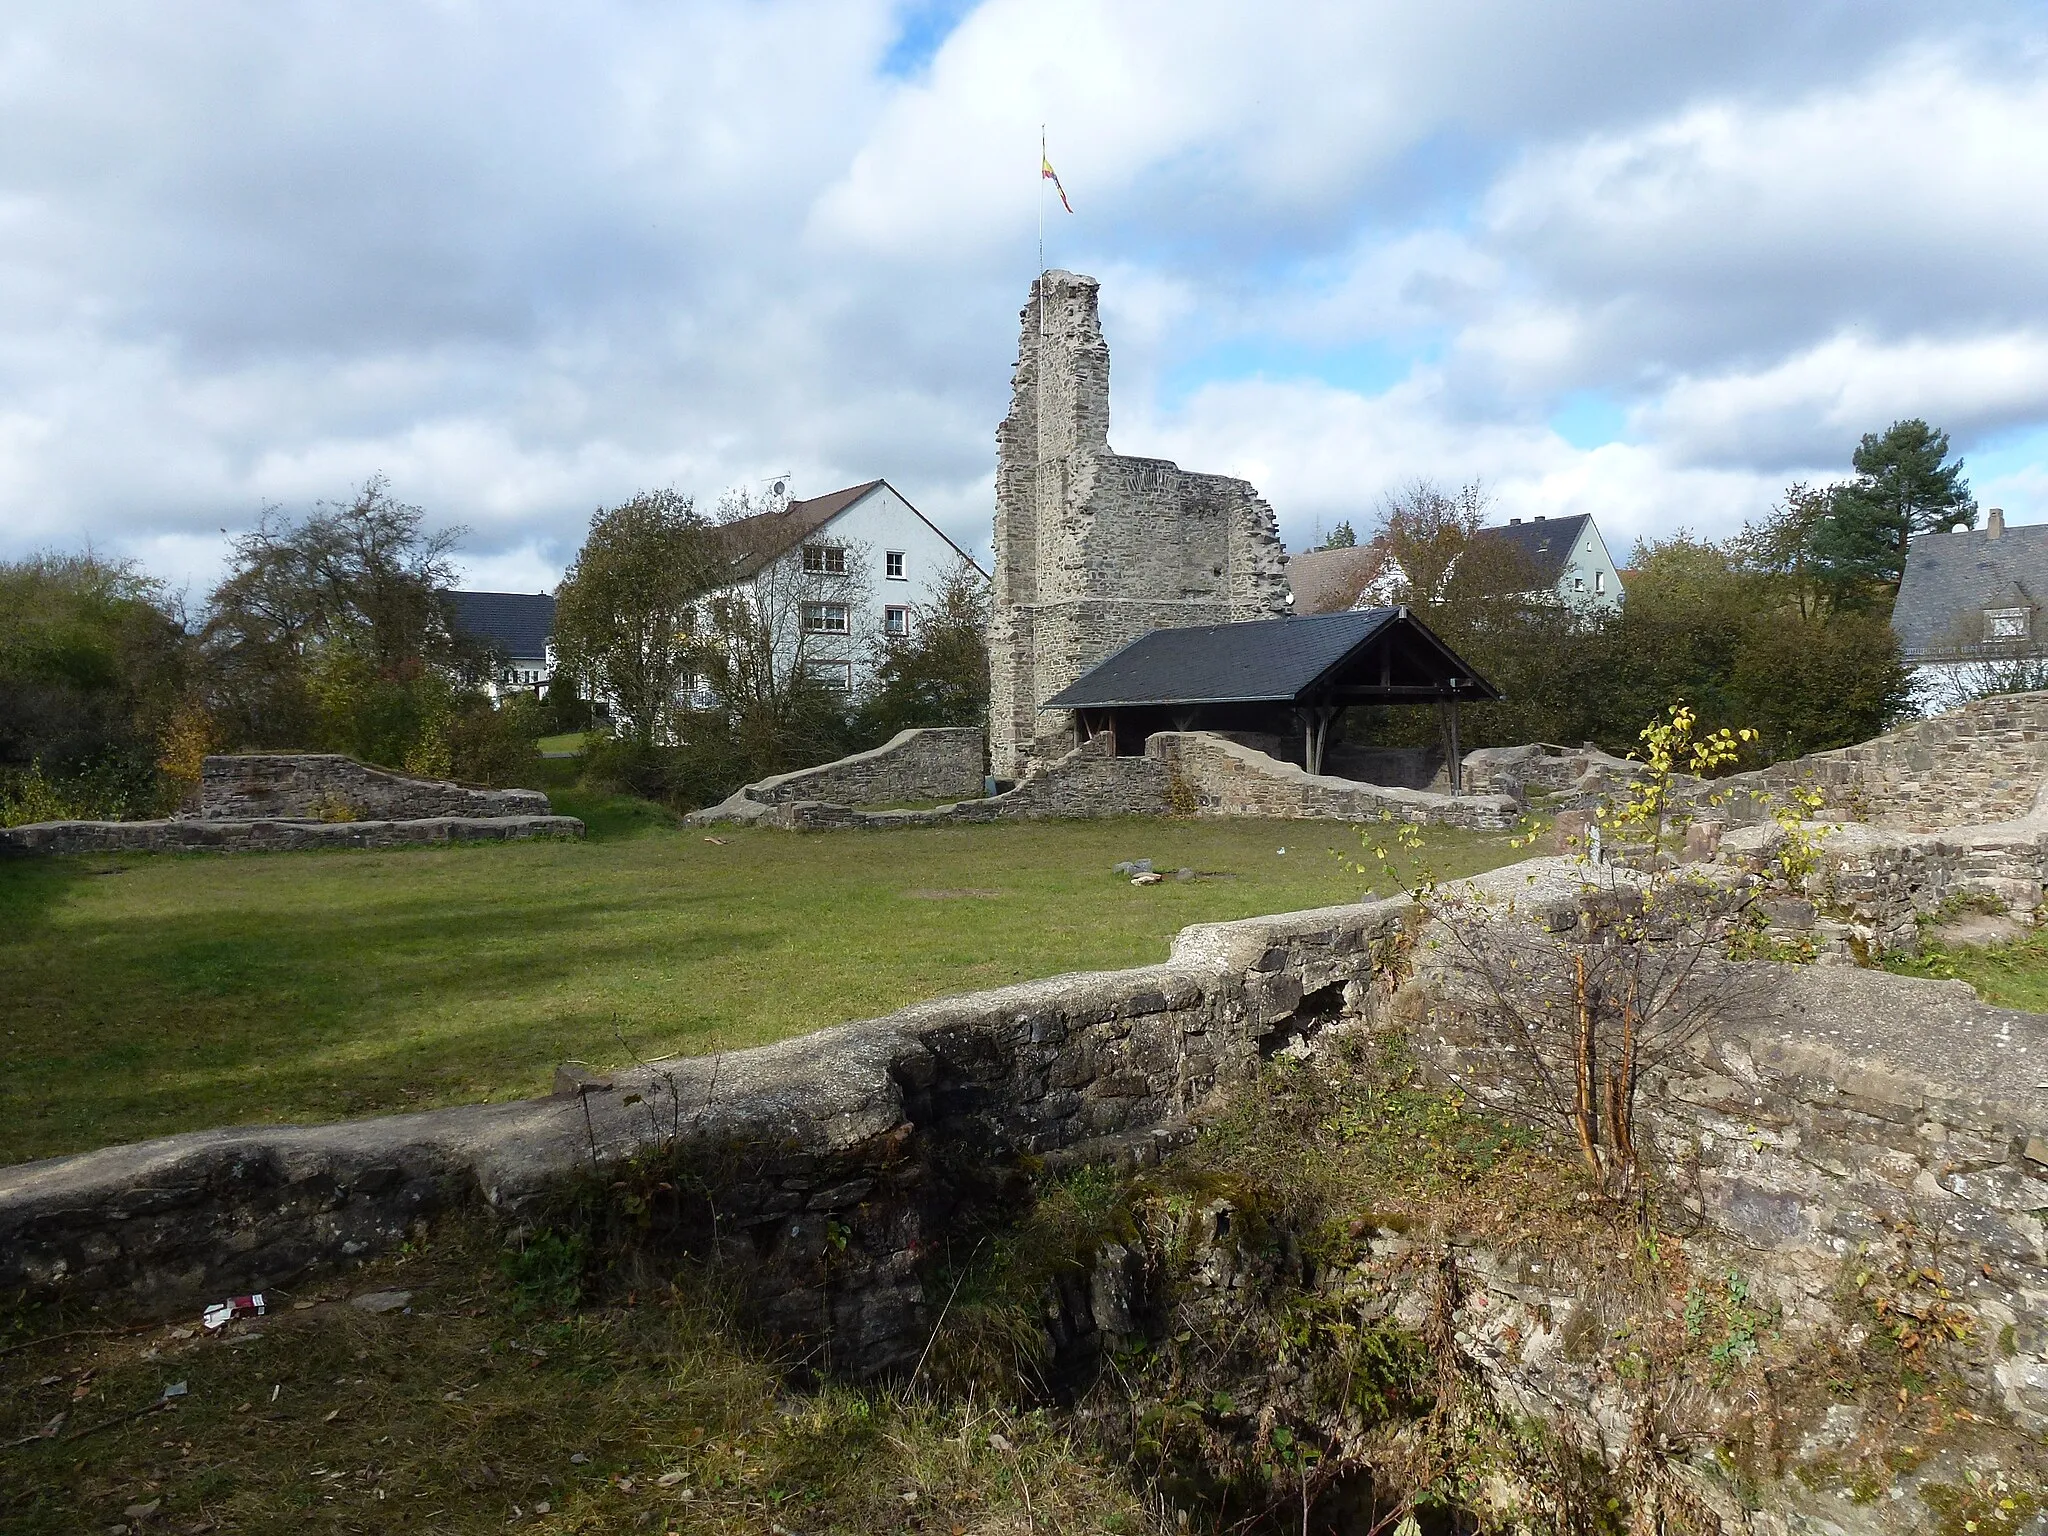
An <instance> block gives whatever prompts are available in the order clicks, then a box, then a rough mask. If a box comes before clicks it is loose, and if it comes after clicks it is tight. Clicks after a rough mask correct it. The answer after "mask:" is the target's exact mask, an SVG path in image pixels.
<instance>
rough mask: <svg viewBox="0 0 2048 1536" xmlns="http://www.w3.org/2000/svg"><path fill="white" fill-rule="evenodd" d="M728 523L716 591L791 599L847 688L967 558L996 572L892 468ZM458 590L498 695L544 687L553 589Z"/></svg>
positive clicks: (551, 660) (462, 625)
mask: <svg viewBox="0 0 2048 1536" xmlns="http://www.w3.org/2000/svg"><path fill="white" fill-rule="evenodd" d="M724 532H725V534H726V536H727V537H728V538H729V539H730V540H731V541H732V544H733V547H734V548H735V549H736V550H737V551H739V553H738V554H737V555H736V557H735V559H734V563H733V567H732V570H731V572H730V574H729V577H728V580H727V583H726V585H725V586H724V587H723V588H722V589H721V591H720V592H719V593H712V594H707V601H708V600H709V598H711V597H716V596H719V595H721V594H730V593H736V592H742V591H744V592H747V593H748V595H749V597H750V599H751V600H752V601H753V602H754V603H755V605H756V607H757V608H759V607H761V606H764V605H768V604H773V603H776V602H778V601H782V602H788V603H791V604H793V605H794V611H793V612H791V613H789V614H788V615H786V616H778V618H779V619H780V618H782V617H786V619H787V620H788V624H789V626H790V627H795V626H801V628H802V629H803V631H804V634H803V637H802V653H803V656H804V662H803V665H804V667H805V668H806V670H808V671H809V672H810V673H811V674H812V675H813V676H816V677H819V678H821V679H822V680H823V681H825V682H828V683H831V684H833V685H835V686H838V687H842V688H849V689H850V688H853V687H855V686H857V685H859V684H860V683H861V682H862V681H863V678H862V672H863V671H864V669H865V667H866V665H867V662H868V658H869V656H870V654H871V651H872V642H873V640H874V639H875V637H876V636H894V637H897V638H903V639H907V638H908V637H909V636H910V634H911V633H912V631H913V629H914V628H915V626H916V623H917V612H918V609H919V608H921V607H922V606H924V605H926V604H928V603H930V602H931V601H932V600H933V599H934V598H935V597H936V596H937V595H938V593H939V590H940V588H941V587H942V586H943V585H944V583H945V581H946V578H947V577H948V576H949V575H951V574H952V573H953V572H954V571H955V570H957V569H959V568H960V567H961V566H962V565H963V564H964V565H965V566H967V567H968V568H969V569H970V570H972V571H974V572H975V573H976V574H977V575H979V576H980V577H981V579H982V580H984V581H986V580H987V579H988V573H987V572H986V571H983V570H982V569H981V567H980V566H979V565H977V564H975V562H974V560H973V559H972V558H971V557H970V556H969V555H968V554H967V552H966V551H965V550H963V549H961V548H960V547H959V546H958V545H957V544H955V543H954V542H953V541H952V540H951V539H949V538H947V537H946V536H945V534H943V533H941V532H940V531H939V530H938V528H937V527H935V526H934V525H933V524H932V523H931V522H929V521H928V520H927V519H926V518H925V516H924V514H923V513H921V512H919V511H918V510H917V508H915V507H913V506H912V505H911V504H910V503H909V502H908V501H906V500H904V498H903V495H902V493H901V492H899V491H898V490H897V489H896V488H895V487H894V486H892V485H891V484H889V482H888V481H886V480H870V481H868V482H867V483H866V484H864V485H850V486H848V487H846V489H844V490H839V491H833V492H831V493H829V494H828V495H824V496H813V497H811V498H810V499H809V500H806V501H792V502H790V503H789V504H788V505H786V506H783V507H780V508H778V509H776V510H775V511H772V512H761V513H757V514H755V515H754V516H753V517H746V518H741V519H739V520H738V521H736V522H732V523H728V524H726V525H725V528H724ZM783 576H790V577H794V578H795V579H793V580H783V579H779V578H781V577H783ZM450 597H451V598H452V599H453V613H452V615H451V617H452V620H453V623H454V625H455V627H456V628H457V629H458V630H460V631H461V632H462V633H464V634H465V635H467V636H469V637H470V638H472V639H475V640H479V641H482V642H484V643H486V644H488V645H490V646H491V647H492V649H493V650H495V651H496V652H497V653H498V660H499V668H500V669H499V673H498V676H497V677H496V678H495V679H494V680H493V681H492V682H491V683H489V684H488V685H487V686H488V687H489V689H490V692H491V695H492V697H493V698H497V699H502V698H504V697H506V696H508V695H511V694H516V693H530V694H532V695H533V696H535V697H536V698H537V697H539V696H540V695H541V694H542V693H543V692H544V691H545V690H546V687H547V684H548V681H549V679H550V678H551V677H552V676H553V675H554V669H555V647H554V640H553V631H554V617H555V600H554V598H552V597H550V596H548V595H547V594H545V593H526V592H454V593H451V594H450ZM777 627H781V625H780V624H779V623H778V626H777ZM700 686H703V687H708V684H701V685H700Z"/></svg>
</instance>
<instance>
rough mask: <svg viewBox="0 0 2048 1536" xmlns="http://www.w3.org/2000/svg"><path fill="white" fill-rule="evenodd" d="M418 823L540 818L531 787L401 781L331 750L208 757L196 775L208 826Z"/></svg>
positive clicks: (543, 804) (542, 800)
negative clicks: (275, 821)
mask: <svg viewBox="0 0 2048 1536" xmlns="http://www.w3.org/2000/svg"><path fill="white" fill-rule="evenodd" d="M344 812H345V813H347V814H348V815H350V816H352V817H353V818H354V819H355V820H357V821H416V820H420V819H422V818H426V817H434V816H545V815H547V814H548V797H547V796H546V795H544V794H542V793H541V792H540V791H539V790H534V789H477V788H473V787H471V786H468V785H463V784H448V783H443V782H441V781H439V780H434V779H414V778H407V777H406V776H405V775H404V774H399V773H391V772H388V771H386V770H385V769H382V768H372V767H370V766H369V765H368V764H365V763H359V762H357V761H356V760H355V759H354V758H352V757H343V756H341V755H340V754H339V753H332V752H292V753H238V754H234V755H221V756H215V757H209V758H207V759H206V761H205V762H204V763H203V764H202V765H201V766H200V770H199V815H200V817H201V819H203V820H207V821H261V820H269V819H272V818H279V819H284V820H306V821H323V820H330V819H333V818H335V817H337V816H338V815H340V814H342V813H344Z"/></svg>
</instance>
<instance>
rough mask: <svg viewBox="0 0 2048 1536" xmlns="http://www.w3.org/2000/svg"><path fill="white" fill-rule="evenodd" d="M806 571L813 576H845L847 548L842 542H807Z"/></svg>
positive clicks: (805, 549)
mask: <svg viewBox="0 0 2048 1536" xmlns="http://www.w3.org/2000/svg"><path fill="white" fill-rule="evenodd" d="M804 571H805V572H806V574H808V575H812V576H844V575H845V574H846V549H845V546H844V545H840V544H806V545H805V546H804Z"/></svg>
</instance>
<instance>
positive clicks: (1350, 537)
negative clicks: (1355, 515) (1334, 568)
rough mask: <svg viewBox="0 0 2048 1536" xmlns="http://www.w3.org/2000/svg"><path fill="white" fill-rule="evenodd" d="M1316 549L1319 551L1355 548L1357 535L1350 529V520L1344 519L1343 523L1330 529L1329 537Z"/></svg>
mask: <svg viewBox="0 0 2048 1536" xmlns="http://www.w3.org/2000/svg"><path fill="white" fill-rule="evenodd" d="M1317 547H1318V548H1319V549H1355V548H1357V547H1358V534H1357V533H1356V532H1355V531H1354V530H1353V529H1352V527H1351V520H1350V519H1349V518H1346V519H1345V520H1344V521H1343V522H1341V523H1339V524H1338V525H1337V526H1336V527H1334V528H1332V529H1331V530H1330V536H1329V537H1328V538H1327V539H1324V540H1323V542H1322V543H1321V544H1320V545H1318V546H1317Z"/></svg>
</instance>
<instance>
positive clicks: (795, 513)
mask: <svg viewBox="0 0 2048 1536" xmlns="http://www.w3.org/2000/svg"><path fill="white" fill-rule="evenodd" d="M726 532H727V534H728V535H729V536H730V537H731V538H732V539H733V540H734V542H735V544H736V545H737V546H738V547H740V548H742V549H743V550H744V551H745V554H744V555H743V556H742V558H741V560H740V562H739V564H738V565H737V567H736V568H735V570H734V571H733V573H732V580H731V582H730V585H729V586H728V587H727V589H726V590H728V591H732V590H736V589H739V588H742V587H746V586H752V587H753V588H754V589H755V592H756V600H757V601H760V600H762V589H763V588H764V587H765V586H767V585H769V584H770V583H769V578H770V572H771V567H776V566H778V565H780V566H781V569H783V570H785V571H790V570H796V571H800V572H801V574H802V577H803V579H802V581H801V582H800V583H799V584H798V585H799V586H800V588H801V590H800V592H799V593H798V595H797V599H796V600H797V601H798V603H799V606H800V615H798V616H797V617H798V621H799V622H800V623H801V626H802V628H803V630H804V646H803V651H804V658H805V659H804V666H805V668H806V669H807V670H808V671H809V672H811V674H812V675H813V676H816V677H819V678H821V679H823V680H824V681H826V682H829V683H832V684H835V685H837V686H839V687H844V688H853V687H855V686H857V685H858V684H859V683H860V682H861V681H862V678H861V672H862V670H863V669H864V667H865V666H866V663H867V658H868V656H869V654H870V649H871V642H872V640H873V639H874V637H876V636H878V635H879V636H889V637H895V638H899V639H902V638H908V637H909V636H910V634H911V633H912V631H913V629H914V628H915V626H916V623H917V611H918V609H919V608H920V607H922V606H924V605H926V604H928V603H930V602H931V601H932V600H933V599H934V598H936V597H937V596H938V595H939V591H940V589H941V588H942V587H943V586H944V584H945V582H946V579H947V578H948V577H949V576H950V575H952V573H953V572H955V571H956V570H958V569H959V568H960V567H961V566H962V565H963V564H964V565H965V566H966V567H967V568H968V569H970V570H972V571H974V572H975V573H976V574H977V575H978V576H980V577H981V579H982V580H984V581H986V580H987V579H988V573H987V572H986V571H984V570H982V569H981V567H980V566H979V565H977V564H976V563H975V562H974V560H973V559H972V558H971V557H970V556H969V555H968V554H967V552H966V551H965V550H963V549H961V548H960V546H959V545H957V544H955V543H954V542H953V541H952V540H951V539H949V538H947V537H946V535H945V534H943V533H941V532H940V531H939V529H938V527H937V526H936V525H935V524H933V523H932V522H931V521H929V520H928V519H927V518H926V517H925V515H924V514H923V513H921V512H919V511H918V510H917V508H915V507H913V506H912V505H911V504H910V503H909V502H908V501H906V500H905V499H904V497H903V494H902V493H901V492H900V491H898V490H897V489H896V488H895V487H894V486H893V485H891V484H889V482H888V481H886V480H870V481H868V482H866V483H865V484H863V485H850V486H847V487H846V488H845V489H844V490H838V491H832V492H830V493H828V494H826V495H823V496H813V497H810V498H808V499H807V500H804V501H792V502H790V503H789V504H788V505H787V506H785V507H783V508H781V509H779V510H777V511H773V512H762V513H757V514H756V515H755V516H753V517H748V518H742V519H741V520H739V521H738V522H735V523H729V524H727V525H726Z"/></svg>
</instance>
